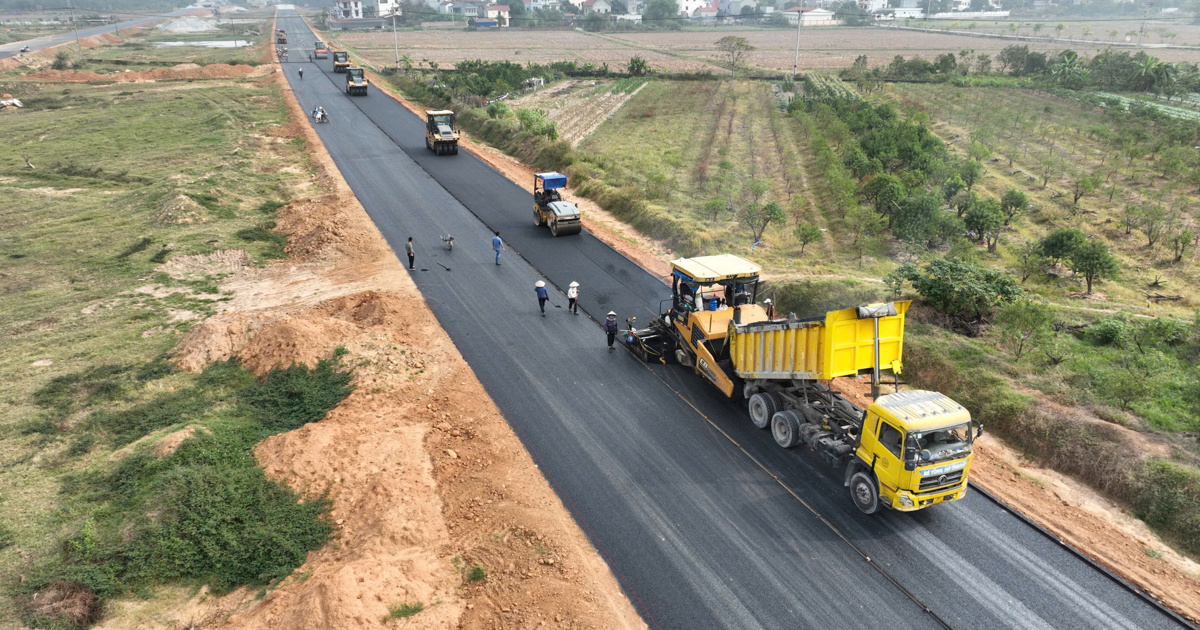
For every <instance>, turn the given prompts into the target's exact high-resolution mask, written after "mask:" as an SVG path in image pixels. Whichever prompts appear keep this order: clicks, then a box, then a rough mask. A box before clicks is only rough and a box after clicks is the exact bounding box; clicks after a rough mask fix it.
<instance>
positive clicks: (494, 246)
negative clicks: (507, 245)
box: [492, 232, 504, 265]
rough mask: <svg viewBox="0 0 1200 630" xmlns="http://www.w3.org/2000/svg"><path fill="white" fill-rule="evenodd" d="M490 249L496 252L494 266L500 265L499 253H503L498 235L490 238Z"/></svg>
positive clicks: (502, 246)
mask: <svg viewBox="0 0 1200 630" xmlns="http://www.w3.org/2000/svg"><path fill="white" fill-rule="evenodd" d="M492 249H493V250H495V251H496V264H497V265H499V264H500V252H502V251H504V241H502V240H500V233H499V232H496V235H495V236H493V237H492Z"/></svg>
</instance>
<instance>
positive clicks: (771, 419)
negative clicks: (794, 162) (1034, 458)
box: [624, 254, 983, 514]
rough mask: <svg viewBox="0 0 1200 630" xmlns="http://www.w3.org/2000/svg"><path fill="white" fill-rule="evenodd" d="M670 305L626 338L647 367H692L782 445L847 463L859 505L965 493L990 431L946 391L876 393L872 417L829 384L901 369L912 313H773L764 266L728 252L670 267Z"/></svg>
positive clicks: (941, 499) (894, 306)
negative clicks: (975, 449)
mask: <svg viewBox="0 0 1200 630" xmlns="http://www.w3.org/2000/svg"><path fill="white" fill-rule="evenodd" d="M671 267H672V275H671V279H672V281H671V301H670V303H671V306H670V308H669V309H668V310H667V311H666V312H665V313H663V314H662V316H661V317H660V318H659V319H658V320H656V321H654V322H652V323H651V325H650V326H649V327H647V328H644V329H637V328H635V327H634V322H633V320H632V319H631V320H629V321H628V322H627V323H628V326H629V332H628V333H627V334H626V336H625V338H624V341H625V342H626V343H627V344H628V345H629V347H630V349H631V350H632V351H633V352H634V354H636V355H637V356H638V357H640V358H641V359H643V360H645V361H659V362H662V363H679V364H681V365H683V366H685V367H689V368H692V369H693V370H694V371H695V372H696V373H698V374H700V375H701V376H702V377H704V378H705V379H706V380H708V381H709V382H711V383H712V384H713V385H714V386H716V387H717V388H718V389H720V390H721V392H722V393H723V394H725V395H726V396H728V397H730V398H734V399H745V400H746V401H747V402H746V406H747V412H748V415H749V417H750V421H751V422H752V423H753V424H754V425H755V426H756V427H758V428H760V429H770V431H771V436H772V437H773V438H774V439H775V442H776V443H777V444H779V446H782V447H783V448H792V447H794V446H798V445H800V444H806V445H808V446H809V447H811V448H812V449H813V450H815V451H817V452H818V453H820V454H821V455H822V456H823V457H824V458H825V459H826V460H827V461H828V462H829V463H830V464H832V465H834V466H838V467H841V468H843V470H844V473H845V477H844V481H845V485H846V487H848V488H849V490H850V497H851V499H852V500H853V501H854V504H855V505H856V506H857V507H858V509H860V510H862V511H863V512H864V513H867V514H873V513H875V512H876V511H878V510H879V509H880V508H890V509H894V510H899V511H905V512H907V511H913V510H919V509H922V508H926V507H929V506H931V505H935V504H938V503H945V502H948V501H954V500H956V499H960V498H962V497H963V496H964V495H965V494H966V490H967V474H968V472H969V470H970V467H971V447H972V443H973V441H974V439H975V438H976V437H978V436H979V435H980V434H981V433H982V431H983V427H982V426H981V425H979V424H977V423H973V422H972V420H971V416H970V414H969V413H968V412H967V410H966V409H965V408H963V407H962V406H961V405H959V404H958V403H956V402H954V401H953V400H951V399H950V398H949V397H947V396H945V395H944V394H940V393H938V392H930V391H922V390H911V391H905V392H897V393H894V394H886V395H882V396H878V397H876V398H875V401H874V402H873V403H871V404H870V405H869V406H868V407H867V408H866V409H865V410H864V409H859V408H858V407H856V406H854V405H853V404H851V403H850V401H848V400H846V399H845V398H843V397H842V396H840V395H839V394H838V393H837V392H835V391H833V390H832V389H831V388H830V387H829V386H828V385H827V384H826V383H828V381H830V380H831V379H833V378H836V377H839V376H856V375H859V374H867V373H869V374H872V376H873V383H874V384H875V387H876V389H877V388H878V385H879V374H880V370H890V371H892V372H893V373H897V374H898V373H899V372H900V370H901V367H902V359H903V342H904V314H905V312H906V311H907V310H908V306H909V302H906V301H901V302H889V303H886V304H872V305H868V306H860V307H857V308H847V309H842V310H838V311H832V312H829V313H826V314H825V315H824V316H821V317H816V318H806V319H799V318H795V317H790V316H789V317H783V318H777V317H773V316H772V313H770V312H769V311H768V310H767V309H766V308H764V306H762V305H759V304H758V303H757V301H758V295H757V294H758V283H759V274H760V272H761V268H760V267H759V266H758V265H755V264H754V263H751V262H749V261H746V260H743V259H741V258H738V257H737V256H732V255H728V254H726V255H719V256H704V257H700V258H685V259H679V260H675V261H673V262H672V263H671Z"/></svg>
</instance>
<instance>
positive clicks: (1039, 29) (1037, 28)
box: [1033, 22, 1045, 34]
mask: <svg viewBox="0 0 1200 630" xmlns="http://www.w3.org/2000/svg"><path fill="white" fill-rule="evenodd" d="M1043 28H1045V25H1044V24H1042V23H1041V22H1037V23H1034V25H1033V32H1034V34H1037V33H1041V32H1042V29H1043Z"/></svg>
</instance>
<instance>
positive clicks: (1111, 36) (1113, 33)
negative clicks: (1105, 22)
mask: <svg viewBox="0 0 1200 630" xmlns="http://www.w3.org/2000/svg"><path fill="white" fill-rule="evenodd" d="M1120 34H1121V31H1119V30H1117V29H1115V28H1110V29H1108V41H1109V42H1115V41H1117V35H1120Z"/></svg>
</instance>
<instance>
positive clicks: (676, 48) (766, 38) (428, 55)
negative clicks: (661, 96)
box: [332, 25, 1200, 73]
mask: <svg viewBox="0 0 1200 630" xmlns="http://www.w3.org/2000/svg"><path fill="white" fill-rule="evenodd" d="M948 26H949V25H947V27H948ZM726 35H733V36H737V37H745V38H746V39H747V40H749V42H750V44H751V45H752V46H754V47H755V48H757V50H754V51H752V52H750V53H749V54H748V55H747V58H746V63H747V64H748V65H750V66H752V67H756V68H760V69H763V70H767V71H772V72H777V71H780V70H791V68H792V62H793V59H794V56H795V46H796V32H795V31H794V30H792V29H744V28H743V29H730V28H695V29H688V30H684V31H679V32H647V33H586V32H583V31H543V30H538V31H525V30H521V29H501V30H492V31H478V32H467V31H464V30H458V29H454V30H451V29H427V30H409V31H404V32H402V33H401V34H400V54H401V55H402V56H406V57H407V58H408V60H409V62H410V63H412V64H413V66H416V67H425V68H427V67H429V64H430V63H431V62H432V63H436V64H438V66H439V67H443V68H448V67H452V66H453V65H454V64H455V63H457V62H460V61H467V60H474V59H482V60H484V61H514V62H517V63H522V64H524V63H528V62H532V63H540V64H546V63H550V62H554V61H574V62H576V63H579V64H583V63H591V64H594V65H596V66H599V65H601V64H605V63H607V64H608V67H609V68H611V69H613V70H623V69H624V68H625V66H626V64H628V63H629V59H630V58H631V57H633V56H634V55H638V56H641V57H642V58H644V59H646V61H647V62H648V63H649V65H650V67H651V68H653V69H655V70H668V71H671V72H702V71H709V72H713V73H720V72H728V70H726V69H725V68H723V67H722V66H721V65H720V64H721V58H720V54H719V53H718V52H717V51H716V49H715V48H714V47H713V43H714V42H716V41H717V40H718V39H720V38H722V37H725V36H726ZM332 37H333V38H334V39H336V40H337V41H339V42H342V43H343V44H344V45H347V46H350V47H353V48H354V49H355V50H356V51H357V52H358V53H359V54H361V55H363V56H364V57H365V58H367V59H368V60H369V61H370V62H371V63H373V64H375V65H377V66H385V65H391V64H393V63H394V62H395V61H394V60H395V56H394V52H393V47H392V35H391V33H353V34H336V35H333V36H332ZM1013 43H1014V41H1013V40H1008V39H998V38H997V39H993V38H980V37H969V36H966V35H958V34H953V33H923V32H917V31H906V30H899V29H895V30H887V29H883V28H871V27H864V28H842V27H829V28H812V29H808V30H805V31H804V32H803V36H802V38H801V41H800V69H801V70H829V69H839V68H846V67H849V66H850V65H851V64H852V63H853V62H854V60H855V58H857V57H858V56H859V55H866V56H867V58H868V63H869V65H871V66H883V65H887V64H888V63H889V62H890V61H891V60H892V58H893V57H895V56H896V55H903V56H905V57H911V56H913V55H920V56H922V57H924V58H926V59H933V58H934V57H936V56H937V55H939V54H942V53H946V52H953V53H956V54H957V53H958V52H959V51H961V50H975V51H976V52H980V53H987V54H991V55H992V56H993V57H994V56H995V54H996V53H998V52H999V51H1000V50H1001V49H1003V48H1004V47H1005V46H1009V45H1012V44H1013ZM1022 43H1027V44H1028V45H1029V47H1030V49H1031V50H1041V51H1047V52H1055V53H1057V52H1058V51H1060V50H1062V49H1063V48H1064V47H1065V46H1064V45H1063V44H1059V43H1056V42H1022ZM1071 48H1072V49H1074V50H1076V51H1077V52H1079V53H1080V54H1087V55H1088V56H1091V55H1093V54H1095V53H1096V52H1099V51H1100V50H1102V49H1103V48H1104V45H1103V44H1096V45H1091V46H1085V45H1072V46H1071ZM1155 55H1156V56H1158V57H1159V58H1161V59H1164V60H1166V61H1185V60H1193V61H1195V60H1197V59H1200V54H1197V52H1196V51H1189V50H1175V49H1161V50H1156V51H1155Z"/></svg>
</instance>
